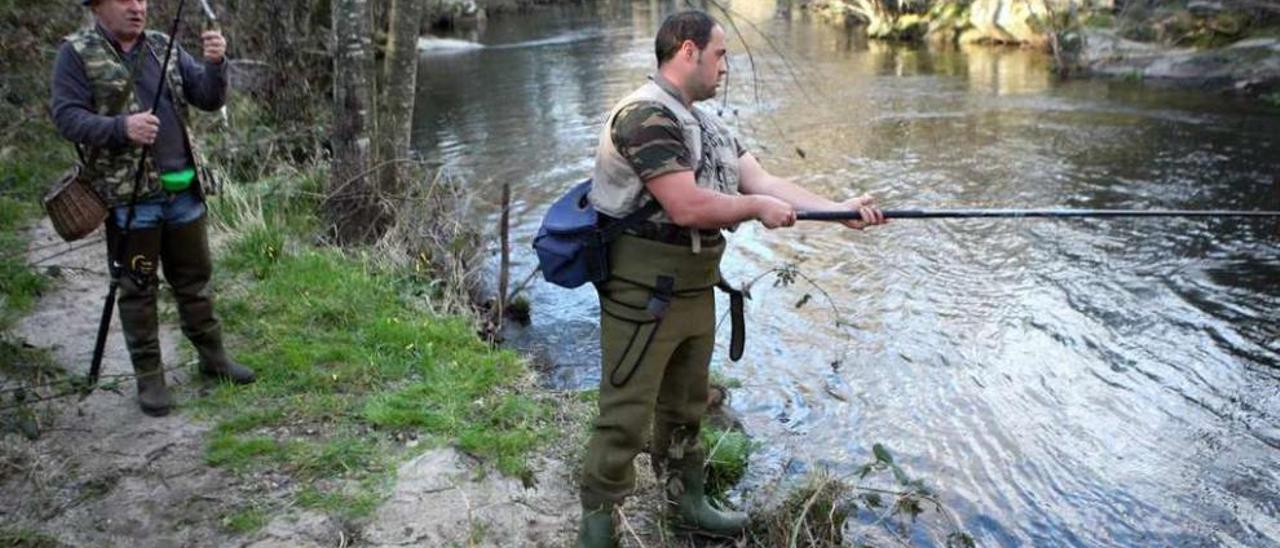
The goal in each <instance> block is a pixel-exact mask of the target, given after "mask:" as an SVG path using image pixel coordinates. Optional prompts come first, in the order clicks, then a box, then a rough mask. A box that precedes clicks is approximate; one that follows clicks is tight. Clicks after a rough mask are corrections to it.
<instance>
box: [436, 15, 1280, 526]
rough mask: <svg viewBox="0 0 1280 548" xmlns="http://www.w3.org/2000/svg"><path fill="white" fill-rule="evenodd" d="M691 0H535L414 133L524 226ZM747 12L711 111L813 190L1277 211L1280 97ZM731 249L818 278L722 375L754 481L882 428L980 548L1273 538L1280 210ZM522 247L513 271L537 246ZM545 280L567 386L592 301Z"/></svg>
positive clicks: (855, 236)
mask: <svg viewBox="0 0 1280 548" xmlns="http://www.w3.org/2000/svg"><path fill="white" fill-rule="evenodd" d="M674 7H675V3H674V2H669V1H662V2H635V3H631V2H602V3H596V4H588V5H586V6H584V7H574V8H556V9H547V10H539V11H535V12H532V13H531V14H529V15H523V14H522V15H521V16H519V18H516V19H495V20H492V21H490V22H489V23H488V24H487V26H485V27H484V28H483V29H481V30H479V31H477V32H476V33H475V34H474V35H472V36H470V37H469V38H470V39H473V40H475V41H478V42H480V43H482V44H484V45H486V46H487V47H486V48H484V49H481V50H477V51H473V52H468V53H466V54H461V55H447V56H444V55H429V56H424V57H423V59H422V64H421V66H420V70H421V73H420V75H421V78H422V84H421V89H420V91H419V103H418V104H419V106H418V109H417V112H416V126H415V127H416V130H415V135H414V138H415V144H416V146H418V147H419V149H420V150H421V151H423V153H424V154H427V155H429V156H433V157H437V158H439V159H442V160H444V161H446V162H447V163H448V164H449V165H450V166H451V168H452V169H455V170H457V171H459V172H461V173H462V174H463V175H464V176H466V177H467V179H468V180H470V181H474V184H475V185H476V189H477V192H478V194H479V196H480V197H481V198H482V199H484V200H488V201H490V202H493V201H495V200H496V195H497V188H498V185H497V182H499V181H503V180H506V181H511V182H512V183H513V184H514V185H515V196H516V202H515V204H514V211H513V218H514V219H515V223H516V225H517V226H516V227H515V228H514V234H515V235H514V238H515V241H517V242H527V241H528V239H529V238H530V237H531V235H532V232H533V231H534V229H535V228H536V224H537V221H538V220H539V217H540V215H541V213H542V212H543V211H544V210H545V207H546V205H547V204H548V203H549V201H550V200H551V199H553V198H554V197H555V196H557V195H558V194H559V193H560V192H562V191H563V190H564V189H566V188H567V187H568V186H569V185H570V184H572V183H573V182H574V181H576V180H579V179H580V178H582V177H584V176H585V175H586V174H587V173H589V171H590V166H591V160H592V151H593V148H594V145H595V139H596V132H597V131H598V125H599V124H600V122H601V119H602V117H603V116H604V113H605V110H606V109H607V108H608V107H609V106H610V105H611V103H612V102H613V101H615V100H617V99H618V98H620V97H621V96H623V95H624V94H625V93H627V92H628V91H630V90H631V89H632V88H633V87H634V86H635V85H637V83H638V82H641V81H642V79H643V78H644V75H645V74H646V73H648V72H649V71H650V70H652V68H651V67H652V64H653V53H652V42H651V40H652V33H653V30H654V29H655V28H656V27H657V25H658V23H659V21H660V19H661V17H662V16H663V15H664V14H666V13H668V12H669V11H671V10H672V9H674ZM733 9H734V10H735V13H738V14H740V16H741V17H742V18H743V19H742V20H741V21H742V23H741V24H740V25H739V28H740V29H741V30H742V32H743V33H744V36H743V37H742V38H743V40H745V46H744V45H743V42H740V41H738V38H737V37H733V36H731V39H730V41H729V44H730V47H731V48H733V50H734V51H733V53H732V69H731V70H732V76H731V78H732V80H731V83H730V86H729V101H728V103H727V105H722V104H720V103H717V104H716V105H714V106H713V110H720V109H721V107H723V116H724V117H725V119H726V120H727V121H728V122H729V123H730V124H731V125H732V126H733V127H735V128H736V130H737V131H738V132H739V133H740V134H741V136H742V138H743V140H744V142H745V143H747V144H748V146H749V147H750V148H751V149H752V151H753V152H754V153H755V154H756V155H757V156H758V157H760V158H761V160H762V161H763V162H764V163H765V164H766V165H767V166H768V167H769V168H770V170H772V171H774V172H776V173H780V174H785V175H794V176H796V177H797V178H798V179H799V180H800V181H801V182H803V183H804V184H806V185H808V186H810V187H812V188H814V189H817V190H819V191H821V192H825V193H828V194H831V195H849V194H854V193H858V192H862V191H870V192H874V193H875V194H877V195H878V196H880V197H881V199H882V201H883V202H884V203H885V204H887V205H891V206H893V207H962V206H963V207H1033V206H1055V205H1061V206H1070V207H1125V208H1130V207H1132V208H1148V207H1171V208H1246V209H1248V208H1259V209H1262V208H1271V209H1276V208H1280V181H1278V180H1277V178H1276V176H1275V174H1276V173H1277V172H1278V171H1280V142H1277V140H1276V136H1277V135H1280V120H1278V119H1277V117H1276V116H1275V114H1274V111H1272V110H1265V109H1263V108H1261V107H1259V106H1257V105H1253V104H1250V103H1240V102H1235V101H1231V100H1226V99H1222V98H1218V97H1205V96H1201V95H1196V94H1184V93H1174V92H1169V91H1160V90H1152V89H1148V88H1143V87H1141V86H1138V85H1134V84H1131V83H1119V82H1068V83H1055V82H1054V81H1053V80H1052V79H1051V78H1050V76H1049V74H1048V70H1047V62H1048V61H1047V59H1045V58H1044V57H1043V56H1040V55H1038V54H1035V53H1032V52H1027V51H1021V50H1016V49H994V48H982V47H964V48H950V49H920V48H915V47H910V46H904V45H900V44H886V43H882V42H875V41H867V40H866V38H865V36H864V35H862V34H861V33H860V32H858V31H857V30H856V29H844V28H833V27H830V26H827V25H823V24H818V23H816V22H814V21H811V20H809V19H808V17H807V14H806V13H805V12H803V11H798V10H796V9H788V8H787V7H786V5H785V4H784V5H778V4H775V3H773V2H765V1H738V2H735V3H734V4H733ZM747 23H750V24H747ZM731 34H732V33H731ZM747 49H750V51H751V57H752V58H754V65H755V68H754V71H753V70H752V68H751V65H752V63H751V62H750V61H751V59H748V58H747V55H746V50H747ZM733 240H734V245H733V246H732V251H731V253H730V255H729V256H728V258H727V263H726V265H725V271H726V274H727V275H728V276H729V277H731V278H733V279H738V280H743V279H748V278H751V277H753V276H756V275H757V274H759V273H761V272H764V271H767V270H769V269H771V268H775V267H778V266H780V265H783V264H787V263H795V264H798V265H799V268H800V270H801V271H802V272H804V273H805V274H806V275H807V276H808V277H810V278H812V279H813V280H814V281H815V282H816V283H817V284H818V286H819V287H820V289H819V287H815V286H812V285H809V284H807V283H806V282H804V281H800V282H798V283H796V284H795V285H793V286H790V287H774V286H773V278H772V277H768V276H766V277H765V278H763V279H762V281H761V282H760V283H759V284H758V285H757V288H756V291H755V299H754V300H753V301H751V303H750V305H749V310H748V314H749V318H750V321H749V331H748V334H749V339H748V357H747V359H745V360H744V361H743V362H742V363H739V364H730V363H728V362H727V360H724V359H723V357H722V356H723V354H720V355H718V356H717V359H716V362H715V364H714V366H715V367H716V368H718V369H720V370H721V371H722V372H723V373H724V374H725V375H726V376H728V377H733V378H737V379H740V380H741V381H742V384H743V387H742V388H741V389H739V390H737V391H736V393H735V399H734V405H735V408H736V409H737V410H738V411H740V412H741V413H742V416H743V420H744V422H745V424H746V427H747V429H748V431H749V432H750V433H751V434H752V435H754V436H756V437H757V438H758V439H760V440H762V441H765V442H767V443H766V444H765V445H764V446H763V447H761V448H760V450H759V451H758V452H757V454H756V456H755V458H754V460H753V462H752V468H751V474H750V477H749V478H748V480H747V481H748V487H749V488H750V489H753V490H755V491H757V492H759V491H764V490H766V489H767V488H769V487H770V486H772V485H773V484H774V482H775V481H776V480H777V479H778V478H785V477H793V476H794V475H795V474H802V473H803V472H804V471H806V470H812V469H814V468H817V467H830V468H832V469H834V470H836V471H837V472H841V471H843V472H848V471H851V470H852V469H853V467H855V466H856V465H858V464H860V463H861V462H863V461H865V460H866V459H867V457H868V454H869V448H870V446H871V444H872V443H874V442H882V443H885V444H886V445H888V446H890V447H891V448H894V449H895V450H896V452H897V454H898V460H899V461H901V462H902V463H903V465H904V466H905V467H907V468H908V469H909V470H911V471H912V472H913V473H915V474H916V475H918V476H920V477H923V478H926V479H927V480H928V481H929V482H930V484H932V485H933V486H935V487H937V490H938V491H939V492H940V493H942V494H943V497H944V502H945V503H946V504H947V505H948V506H949V507H950V508H952V509H953V510H955V511H956V512H957V513H958V514H959V515H960V516H961V518H962V520H963V521H964V524H965V526H966V527H967V528H969V529H970V530H971V532H974V533H975V534H976V535H978V537H979V541H980V542H981V543H982V544H990V545H1017V544H1034V545H1115V544H1121V545H1128V544H1140V545H1147V544H1157V545H1164V544H1172V545H1202V544H1235V543H1242V544H1250V545H1259V544H1274V543H1277V542H1280V517H1278V516H1280V507H1278V503H1277V499H1278V497H1277V495H1278V493H1280V491H1278V489H1277V485H1280V481H1278V480H1280V477H1277V476H1278V475H1280V450H1278V449H1277V448H1278V447H1280V428H1278V427H1277V426H1276V425H1277V424H1280V421H1278V420H1277V415H1280V342H1278V341H1280V319H1278V318H1277V315H1276V313H1275V311H1276V310H1277V309H1278V308H1280V291H1278V290H1277V287H1280V243H1278V242H1280V227H1277V226H1276V224H1274V223H1272V224H1266V223H1257V222H1238V221H1229V220H1209V221H1192V220H1181V219H1171V220H1168V221H1154V222H1153V221H1136V220H1125V221H1098V220H1071V221H992V220H973V221H963V222H961V221H936V222H924V221H916V222H911V221H899V222H896V223H894V224H892V225H890V226H889V227H885V228H883V229H881V230H878V231H874V232H868V233H866V234H861V233H855V232H851V231H846V230H834V229H833V228H832V227H830V226H825V225H819V224H808V225H804V226H800V227H797V228H795V229H793V230H790V231H783V232H768V231H765V230H762V229H761V228H759V227H758V226H756V225H746V226H744V227H743V229H742V230H740V231H739V232H738V233H737V234H735V236H734V238H733ZM517 247H518V249H517V251H518V253H517V256H516V257H515V260H516V267H515V275H516V276H515V277H516V278H518V279H519V278H523V275H524V274H525V273H527V272H529V270H530V269H531V268H532V264H533V263H532V257H531V256H530V255H529V254H528V253H527V252H526V251H525V246H524V245H519V246H517ZM824 292H825V295H829V296H830V297H831V299H832V301H834V303H835V307H834V309H833V308H832V307H831V306H829V305H828V304H827V301H826V298H825V295H824ZM806 294H808V295H810V299H809V300H808V301H806V303H807V304H806V305H804V306H797V304H798V303H800V302H801V301H802V300H804V295H806ZM529 295H530V296H531V297H532V299H533V301H534V306H533V308H534V316H533V320H534V323H533V325H532V326H531V327H530V328H529V329H527V330H523V331H519V332H514V333H513V334H512V336H513V338H514V339H515V340H517V342H518V343H519V344H521V345H523V346H525V347H526V348H529V349H530V350H531V351H532V352H533V353H535V354H536V355H539V356H540V357H541V361H543V362H546V363H547V364H549V369H548V370H547V374H546V379H547V382H548V383H549V384H552V385H555V386H572V387H588V386H591V385H593V384H594V383H595V382H596V381H597V379H598V373H597V371H596V369H597V367H598V366H597V364H596V358H595V352H596V337H597V333H596V327H595V314H596V310H597V309H596V303H595V298H594V295H593V294H592V292H591V290H590V289H582V290H577V291H564V290H560V289H556V288H552V287H549V286H545V285H542V284H534V286H532V287H531V289H530V290H529ZM837 320H840V321H837Z"/></svg>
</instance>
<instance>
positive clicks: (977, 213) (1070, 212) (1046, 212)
mask: <svg viewBox="0 0 1280 548" xmlns="http://www.w3.org/2000/svg"><path fill="white" fill-rule="evenodd" d="M881 213H884V218H886V219H970V218H1000V219H1023V218H1034V217H1052V218H1062V217H1094V218H1115V217H1280V211H1241V210H1228V209H886V210H883V211H881ZM796 220H797V221H858V220H862V215H861V214H859V213H858V212H857V211H802V212H799V213H797V214H796Z"/></svg>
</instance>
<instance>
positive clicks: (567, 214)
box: [533, 179, 662, 289]
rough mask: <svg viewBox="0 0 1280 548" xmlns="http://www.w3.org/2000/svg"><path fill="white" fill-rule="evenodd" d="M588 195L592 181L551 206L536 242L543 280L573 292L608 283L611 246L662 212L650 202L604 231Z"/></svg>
mask: <svg viewBox="0 0 1280 548" xmlns="http://www.w3.org/2000/svg"><path fill="white" fill-rule="evenodd" d="M589 192H591V180H590V179H587V180H586V181H583V182H581V183H578V184H577V185H574V187H573V188H572V189H570V190H569V192H568V193H567V194H565V195H564V196H561V197H560V199H558V200H556V202H555V203H554V204H551V208H550V209H548V210H547V215H546V217H543V219H542V226H541V227H539V228H538V235H537V236H535V237H534V238H533V249H534V251H536V252H537V254H538V267H539V268H541V269H542V276H543V277H544V278H546V280H547V281H548V282H551V283H553V284H556V285H558V286H560V287H567V288H570V289H572V288H575V287H578V286H580V285H582V284H585V283H588V282H591V283H598V282H603V281H605V280H607V279H608V278H609V243H610V242H612V241H613V240H615V239H617V238H618V236H619V235H621V234H622V232H623V231H624V230H626V229H628V228H631V227H632V226H634V225H636V224H639V223H640V222H642V221H644V220H645V219H647V218H649V216H651V215H653V214H654V213H657V212H658V210H660V209H662V204H659V203H658V201H657V200H656V199H655V200H650V201H649V203H647V204H645V205H644V207H642V208H640V209H639V210H636V211H635V212H633V213H631V214H630V215H627V216H626V217H623V218H622V219H619V220H617V221H615V222H612V223H609V224H608V225H606V226H604V227H601V226H599V222H600V215H599V214H598V213H596V209H595V208H594V207H592V206H591V201H590V200H588V199H587V193H589Z"/></svg>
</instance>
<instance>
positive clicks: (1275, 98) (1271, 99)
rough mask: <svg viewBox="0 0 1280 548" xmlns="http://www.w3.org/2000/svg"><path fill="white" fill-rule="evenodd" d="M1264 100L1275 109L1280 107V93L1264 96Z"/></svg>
mask: <svg viewBox="0 0 1280 548" xmlns="http://www.w3.org/2000/svg"><path fill="white" fill-rule="evenodd" d="M1262 100H1263V101H1266V102H1267V103H1269V104H1270V105H1271V106H1273V107H1280V91H1278V92H1275V93H1269V94H1267V95H1263V96H1262Z"/></svg>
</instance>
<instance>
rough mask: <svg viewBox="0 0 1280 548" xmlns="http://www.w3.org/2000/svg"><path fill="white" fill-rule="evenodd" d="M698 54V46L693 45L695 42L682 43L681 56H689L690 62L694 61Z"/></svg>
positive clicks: (686, 41)
mask: <svg viewBox="0 0 1280 548" xmlns="http://www.w3.org/2000/svg"><path fill="white" fill-rule="evenodd" d="M697 52H698V45H697V44H695V43H693V40H685V41H684V42H681V43H680V54H681V55H685V56H688V58H689V60H690V61H693V59H694V57H696V55H694V54H695V53H697Z"/></svg>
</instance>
